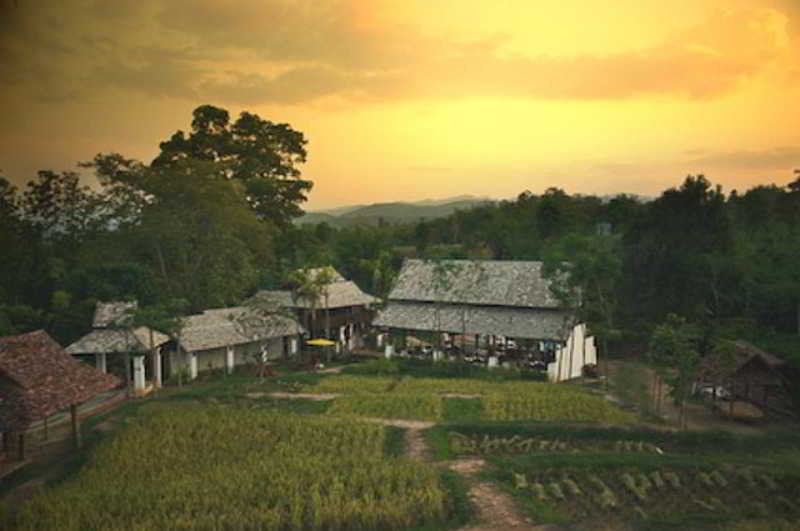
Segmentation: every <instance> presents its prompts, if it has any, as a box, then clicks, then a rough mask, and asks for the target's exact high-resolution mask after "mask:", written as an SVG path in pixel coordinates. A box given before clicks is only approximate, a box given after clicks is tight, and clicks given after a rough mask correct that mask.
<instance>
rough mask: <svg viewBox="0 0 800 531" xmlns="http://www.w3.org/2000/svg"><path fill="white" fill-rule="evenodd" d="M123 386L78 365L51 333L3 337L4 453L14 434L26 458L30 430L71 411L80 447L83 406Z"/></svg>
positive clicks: (0, 407)
mask: <svg viewBox="0 0 800 531" xmlns="http://www.w3.org/2000/svg"><path fill="white" fill-rule="evenodd" d="M119 384H120V380H119V378H117V377H116V376H113V375H111V374H104V373H102V372H101V371H99V370H97V369H95V368H94V367H91V366H90V365H87V364H85V363H82V362H80V361H77V360H76V359H74V358H73V357H72V356H70V355H69V354H67V353H66V352H65V351H64V349H63V348H61V345H59V344H58V343H56V341H55V340H53V338H51V337H50V336H49V335H48V334H47V332H45V331H44V330H37V331H36V332H30V333H27V334H22V335H17V336H5V337H0V432H2V439H3V453H5V452H6V450H7V448H8V447H9V446H10V444H9V443H10V438H9V437H10V435H11V434H14V433H16V434H17V435H18V437H19V440H18V446H17V448H18V452H19V458H20V460H22V459H24V458H25V430H27V429H28V428H29V427H30V425H31V423H33V422H36V421H38V420H44V419H46V418H47V417H49V416H50V415H52V414H54V413H57V412H59V411H62V410H64V409H66V408H70V414H71V417H72V430H73V436H74V438H75V443H76V444H77V445H78V446H80V444H81V439H80V429H79V426H78V416H77V406H78V404H81V403H83V402H86V401H87V400H89V399H91V398H92V397H94V396H95V395H96V394H98V393H101V392H103V391H108V390H110V389H113V388H114V387H116V386H117V385H119Z"/></svg>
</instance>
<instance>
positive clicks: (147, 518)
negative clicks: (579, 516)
mask: <svg viewBox="0 0 800 531" xmlns="http://www.w3.org/2000/svg"><path fill="white" fill-rule="evenodd" d="M385 443H386V435H385V431H384V428H383V427H382V426H377V425H372V424H366V423H361V422H358V421H356V420H355V419H353V418H349V417H330V416H314V415H302V416H301V415H294V414H290V413H283V412H280V411H277V410H268V409H264V408H250V409H248V408H242V407H241V406H239V407H231V406H215V407H209V406H200V405H186V404H184V405H153V406H148V407H145V408H142V410H141V412H140V414H139V416H138V417H136V420H135V421H134V422H133V423H132V424H131V425H129V426H128V427H127V428H125V429H124V431H123V432H121V433H120V434H118V435H117V436H115V437H114V438H113V439H111V440H110V442H108V443H106V444H103V445H101V446H100V447H99V448H98V449H97V451H96V453H95V454H94V456H93V458H92V460H91V462H90V463H88V464H87V465H85V466H84V467H83V469H82V470H81V471H80V472H79V473H78V475H77V476H76V477H75V478H74V479H73V480H70V481H68V482H66V483H64V484H62V485H60V486H58V487H56V488H53V489H51V490H48V491H46V492H44V493H43V494H41V495H39V496H37V497H36V498H34V499H33V500H32V501H30V502H28V503H27V504H26V505H25V506H24V507H22V509H21V510H20V512H19V515H18V521H17V522H16V524H17V525H16V528H18V529H23V530H53V529H58V530H85V529H275V530H279V529H406V528H409V527H412V526H415V525H424V524H435V523H437V522H438V523H441V522H443V521H444V520H446V519H447V517H448V501H447V494H446V490H445V488H444V487H443V484H442V480H441V476H440V475H439V474H440V473H439V472H438V471H437V470H435V469H433V468H431V467H426V466H423V465H421V464H417V463H413V462H410V461H407V460H405V459H402V458H392V457H387V456H386V455H385V452H384V445H385Z"/></svg>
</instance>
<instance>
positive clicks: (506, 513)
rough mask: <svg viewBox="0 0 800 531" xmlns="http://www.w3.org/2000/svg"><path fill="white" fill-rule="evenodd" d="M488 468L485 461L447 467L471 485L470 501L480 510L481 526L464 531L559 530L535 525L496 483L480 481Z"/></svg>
mask: <svg viewBox="0 0 800 531" xmlns="http://www.w3.org/2000/svg"><path fill="white" fill-rule="evenodd" d="M485 464H486V463H485V461H484V460H483V459H459V460H456V461H450V462H448V463H447V466H448V467H449V468H450V470H453V471H454V472H457V473H458V474H460V475H462V476H464V477H465V478H466V479H467V481H468V482H469V483H470V484H471V485H470V489H469V498H470V501H472V503H473V504H475V507H477V509H478V522H477V523H475V524H472V525H468V526H466V527H462V528H461V531H503V530H506V529H518V530H541V531H544V530H546V529H555V528H553V527H551V526H537V525H534V524H533V523H532V522H531V521H530V519H528V518H523V517H522V516H520V515H519V514H518V513H517V509H516V507H515V506H514V500H513V499H512V498H511V496H509V495H508V494H507V493H505V492H503V491H502V490H500V489H499V488H498V487H497V486H495V485H494V484H492V483H489V482H486V481H480V480H479V479H478V478H477V476H478V474H479V473H480V471H481V470H482V469H483V467H484V465H485Z"/></svg>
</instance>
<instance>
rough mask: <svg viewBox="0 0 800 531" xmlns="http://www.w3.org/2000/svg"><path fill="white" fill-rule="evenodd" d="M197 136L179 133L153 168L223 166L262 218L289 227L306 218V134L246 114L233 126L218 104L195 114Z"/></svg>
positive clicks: (308, 184)
mask: <svg viewBox="0 0 800 531" xmlns="http://www.w3.org/2000/svg"><path fill="white" fill-rule="evenodd" d="M193 116H194V119H193V120H192V131H191V132H190V133H189V134H188V135H187V134H185V133H184V132H183V131H178V132H176V133H175V134H174V135H172V137H171V138H170V139H169V140H167V141H165V142H162V143H161V144H160V147H161V153H160V154H159V155H158V156H157V157H156V158H155V160H153V162H152V166H153V167H155V168H158V167H169V166H171V165H173V164H175V163H177V162H179V161H181V160H184V159H187V158H192V159H197V160H203V161H212V162H222V163H224V164H223V165H220V166H218V167H219V169H220V172H219V177H220V178H223V179H231V180H234V181H237V182H239V183H240V184H241V186H242V187H243V190H244V195H245V197H246V198H247V201H248V203H249V204H250V207H251V208H252V209H253V210H254V211H255V212H256V214H257V215H258V216H259V217H260V218H262V219H267V220H270V221H271V222H273V223H274V224H275V225H276V226H278V227H282V228H285V227H287V226H288V225H289V224H290V222H291V220H292V219H293V218H295V217H298V216H300V215H301V214H302V210H301V209H300V207H299V204H300V203H302V202H304V201H305V200H306V193H308V191H309V190H311V187H312V183H311V181H308V180H304V179H301V178H300V170H299V169H298V166H299V165H300V164H302V163H304V162H305V161H306V156H307V153H306V148H305V145H306V143H307V141H306V139H305V137H304V136H303V133H301V132H299V131H295V130H294V129H292V128H291V127H290V126H289V125H288V124H281V123H273V122H271V121H269V120H264V119H262V118H261V117H259V116H258V115H257V114H250V113H248V112H243V113H242V114H241V115H240V116H239V119H238V120H236V121H235V122H233V123H231V121H230V116H229V114H228V111H226V110H225V109H221V108H219V107H214V106H213V105H202V106H200V107H198V108H197V109H195V110H194V113H193Z"/></svg>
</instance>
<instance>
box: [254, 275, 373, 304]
mask: <svg viewBox="0 0 800 531" xmlns="http://www.w3.org/2000/svg"><path fill="white" fill-rule="evenodd" d="M326 289H327V292H328V308H330V309H334V308H347V307H350V306H368V305H370V304H374V303H376V302H378V301H379V299H377V298H376V297H373V296H372V295H369V294H367V293H364V292H363V291H361V290H360V289H359V287H358V286H356V284H355V282H352V281H350V280H345V281H342V282H334V283H332V284H328V285H327V286H326ZM255 298H256V299H257V300H258V299H261V300H264V301H271V303H272V304H274V305H275V306H277V307H280V308H299V309H306V310H308V309H311V301H309V300H307V299H305V298H303V297H297V296H295V295H294V294H293V293H292V292H291V291H287V290H276V291H266V290H264V291H259V292H258V293H257V294H256V295H255ZM316 308H317V309H321V308H325V295H324V292H323V295H321V296H320V299H319V302H318V303H317V305H316Z"/></svg>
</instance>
